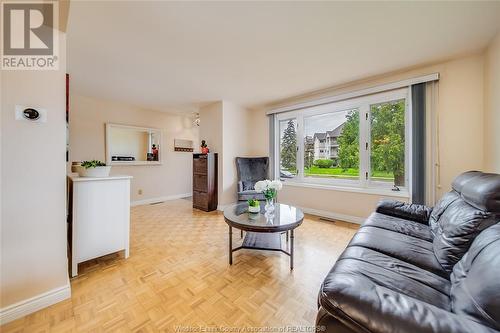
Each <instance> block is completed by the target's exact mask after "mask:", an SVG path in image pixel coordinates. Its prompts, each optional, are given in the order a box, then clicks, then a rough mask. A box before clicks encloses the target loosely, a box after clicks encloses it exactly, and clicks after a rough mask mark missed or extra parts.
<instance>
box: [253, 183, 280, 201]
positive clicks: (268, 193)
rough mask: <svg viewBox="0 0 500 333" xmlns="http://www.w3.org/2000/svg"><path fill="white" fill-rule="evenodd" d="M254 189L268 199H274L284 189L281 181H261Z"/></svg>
mask: <svg viewBox="0 0 500 333" xmlns="http://www.w3.org/2000/svg"><path fill="white" fill-rule="evenodd" d="M254 188H255V190H256V191H257V192H262V193H264V196H265V197H266V199H274V198H275V197H276V194H277V193H278V191H279V190H281V189H282V188H283V184H282V183H281V181H279V180H277V179H276V180H269V179H266V180H260V181H258V182H257V183H255V185H254Z"/></svg>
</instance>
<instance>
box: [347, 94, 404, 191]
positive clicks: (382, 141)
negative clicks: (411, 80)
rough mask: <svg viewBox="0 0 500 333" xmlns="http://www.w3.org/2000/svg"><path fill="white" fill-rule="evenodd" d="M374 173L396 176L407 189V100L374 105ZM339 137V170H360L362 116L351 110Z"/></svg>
mask: <svg viewBox="0 0 500 333" xmlns="http://www.w3.org/2000/svg"><path fill="white" fill-rule="evenodd" d="M370 112H371V163H370V164H371V174H372V177H374V176H375V175H381V174H383V175H392V177H390V178H386V177H380V178H381V179H386V180H392V179H394V184H395V185H398V186H404V165H405V155H404V154H405V100H398V101H393V102H388V103H381V104H375V105H372V106H371V109H370ZM346 118H347V121H346V123H345V126H344V129H343V131H342V134H341V135H340V137H339V140H338V142H339V167H340V168H341V169H343V170H347V169H358V168H359V113H358V112H357V111H350V112H349V113H348V115H347V116H346Z"/></svg>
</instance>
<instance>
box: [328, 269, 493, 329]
mask: <svg viewBox="0 0 500 333" xmlns="http://www.w3.org/2000/svg"><path fill="white" fill-rule="evenodd" d="M341 262H342V261H340V262H339V265H336V267H338V269H339V271H337V269H335V272H334V273H330V274H329V275H328V276H327V278H326V279H325V282H324V284H323V285H322V287H321V290H320V297H319V301H320V305H321V307H322V308H324V309H325V310H326V311H328V313H330V314H331V315H332V316H333V317H335V318H336V319H337V320H339V321H340V322H342V323H343V324H344V325H345V326H346V327H348V328H349V329H350V330H351V332H358V333H367V332H370V333H450V332H453V333H495V332H496V331H494V330H492V329H490V328H488V327H487V326H484V325H481V324H479V323H477V322H475V321H472V320H469V319H468V318H465V317H463V316H459V315H457V314H455V313H452V312H449V311H448V310H445V309H441V308H440V307H438V306H435V305H432V304H429V303H427V302H423V301H421V300H420V299H419V298H415V297H412V296H407V295H405V294H404V293H400V292H398V291H395V290H393V289H391V288H388V287H386V286H383V285H378V284H377V282H375V281H374V280H373V279H372V278H371V276H367V275H363V274H358V273H361V272H360V271H358V272H356V271H353V270H352V268H355V267H356V265H352V266H351V268H350V269H348V268H347V267H346V268H341V267H340V263H341ZM408 283H412V282H411V281H410V280H409V281H408ZM419 287H420V285H419ZM328 332H336V331H334V330H333V331H330V330H329V328H328Z"/></svg>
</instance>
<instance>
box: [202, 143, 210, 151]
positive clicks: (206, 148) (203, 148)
mask: <svg viewBox="0 0 500 333" xmlns="http://www.w3.org/2000/svg"><path fill="white" fill-rule="evenodd" d="M209 151H210V150H209V149H208V146H207V143H206V141H205V140H201V153H202V154H208V152H209Z"/></svg>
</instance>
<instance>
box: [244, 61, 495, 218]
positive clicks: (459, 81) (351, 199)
mask: <svg viewBox="0 0 500 333" xmlns="http://www.w3.org/2000/svg"><path fill="white" fill-rule="evenodd" d="M483 70H484V56H483V55H481V54H479V55H473V56H469V57H464V58H460V59H456V60H453V61H448V62H445V63H441V64H436V65H432V66H426V67H421V68H416V69H412V70H408V71H402V72H399V73H393V74H388V75H384V76H380V77H377V78H373V79H370V80H365V81H360V82H355V83H352V84H348V85H344V86H341V87H333V88H331V89H328V90H323V91H322V92H321V94H314V93H312V94H309V95H307V96H304V97H301V98H290V99H287V100H284V101H283V102H280V103H276V104H275V105H274V106H279V105H287V104H294V103H297V102H300V101H304V100H307V99H312V98H319V97H322V96H323V97H324V96H326V95H334V94H340V93H342V92H346V91H353V90H358V89H362V88H366V87H369V86H373V85H377V84H382V83H388V82H394V81H398V80H401V79H403V78H408V77H413V76H418V75H423V74H429V73H435V72H439V73H440V77H441V79H440V81H439V92H438V95H439V96H438V105H437V111H438V113H439V121H440V126H439V140H440V149H439V151H440V156H441V165H440V184H441V187H440V188H438V189H437V197H438V198H439V197H440V196H441V195H442V194H443V193H444V192H446V191H449V189H450V185H451V182H452V180H453V178H454V177H455V176H457V175H458V174H459V173H461V172H463V171H466V170H481V169H483V168H484V163H483V158H484V155H485V152H484V135H483V131H484V117H483V110H484V97H483V91H484V89H483V85H484V76H483ZM497 91H498V89H497ZM265 111H266V110H265V109H264V108H260V109H255V110H253V113H252V115H251V117H250V122H249V126H250V128H259V135H258V136H257V135H256V136H255V137H254V138H253V139H252V140H253V142H254V145H252V148H253V149H252V153H253V154H259V155H264V154H265V155H267V154H269V138H268V130H267V128H268V117H267V116H266V115H265ZM496 128H497V131H498V127H496ZM496 146H498V145H496ZM257 147H259V148H260V149H256V148H257ZM383 197H384V196H380V195H375V194H363V193H349V192H341V191H335V190H325V189H316V188H315V189H312V188H303V187H292V186H285V187H284V190H282V192H281V193H280V194H279V200H280V201H281V202H288V203H292V204H295V205H297V206H300V207H306V208H311V209H314V210H318V211H324V212H330V213H332V214H333V213H335V214H337V215H346V216H352V217H354V218H355V219H357V220H362V219H363V218H365V217H367V216H368V215H369V214H370V213H371V212H372V211H373V209H374V207H375V204H376V203H377V202H378V201H379V200H380V199H381V198H383Z"/></svg>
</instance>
